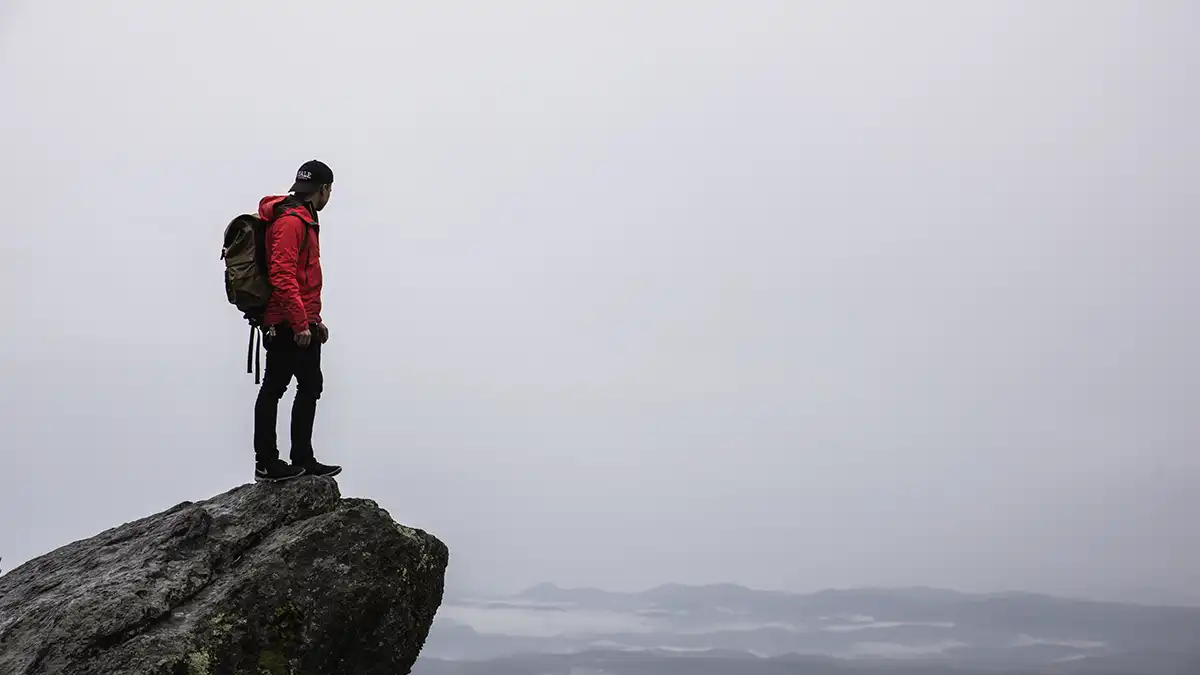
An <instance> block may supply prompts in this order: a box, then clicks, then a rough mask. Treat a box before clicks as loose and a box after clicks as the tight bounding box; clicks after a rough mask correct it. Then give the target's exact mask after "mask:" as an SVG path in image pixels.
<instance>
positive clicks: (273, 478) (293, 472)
mask: <svg viewBox="0 0 1200 675" xmlns="http://www.w3.org/2000/svg"><path fill="white" fill-rule="evenodd" d="M303 475H304V468H303V467H299V466H292V465H291V464H288V463H287V462H285V461H283V460H281V459H277V460H275V461H273V462H259V463H258V465H257V466H255V467H254V480H255V481H257V482H260V483H262V482H267V483H278V482H279V481H283V480H290V479H292V478H298V477H300V476H303Z"/></svg>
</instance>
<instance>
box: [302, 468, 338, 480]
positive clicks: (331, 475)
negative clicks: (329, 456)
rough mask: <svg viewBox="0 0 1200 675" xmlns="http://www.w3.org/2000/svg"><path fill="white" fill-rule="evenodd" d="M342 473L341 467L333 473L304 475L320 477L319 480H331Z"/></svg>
mask: <svg viewBox="0 0 1200 675" xmlns="http://www.w3.org/2000/svg"><path fill="white" fill-rule="evenodd" d="M341 472H342V468H341V467H340V466H339V467H338V468H336V469H334V470H333V471H327V472H325V473H306V474H304V475H306V476H316V477H318V478H331V477H333V476H336V475H338V474H339V473H341Z"/></svg>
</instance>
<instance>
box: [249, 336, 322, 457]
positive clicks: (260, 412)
mask: <svg viewBox="0 0 1200 675" xmlns="http://www.w3.org/2000/svg"><path fill="white" fill-rule="evenodd" d="M309 330H310V331H311V332H312V341H311V342H309V344H308V346H307V347H301V346H300V345H298V344H296V339H295V336H294V334H293V332H292V330H291V328H290V327H288V326H286V325H283V326H275V327H274V334H272V333H271V329H269V328H268V329H267V330H266V332H265V333H264V335H263V348H264V349H266V352H267V367H266V369H265V371H264V372H263V381H262V387H261V388H260V389H259V390H258V400H257V401H255V403H254V458H255V460H256V461H258V462H267V461H271V460H274V459H277V458H278V457H279V446H278V444H277V443H278V441H277V440H276V433H275V432H276V429H275V427H276V422H277V419H278V417H279V401H280V399H282V398H283V394H284V392H286V391H287V388H288V385H289V384H291V381H292V378H295V379H296V400H295V402H294V403H292V429H291V431H292V437H291V441H292V447H291V459H292V463H293V464H295V463H296V462H305V461H308V460H311V459H313V445H312V433H313V420H314V418H315V417H316V414H317V399H319V398H321V390H322V389H323V388H324V377H323V376H322V375H321V342H320V338H319V336H318V334H317V328H316V326H315V325H314V326H310V327H309Z"/></svg>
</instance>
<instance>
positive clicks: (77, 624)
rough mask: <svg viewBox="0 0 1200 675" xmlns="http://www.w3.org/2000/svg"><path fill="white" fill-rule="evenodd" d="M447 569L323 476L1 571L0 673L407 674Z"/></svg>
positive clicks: (177, 512) (191, 507)
mask: <svg viewBox="0 0 1200 675" xmlns="http://www.w3.org/2000/svg"><path fill="white" fill-rule="evenodd" d="M448 562H449V551H448V550H447V548H446V546H445V545H444V544H443V543H442V542H441V541H439V540H438V539H437V538H435V537H433V536H432V535H429V534H427V533H425V532H423V531H421V530H416V529H411V528H408V527H404V526H402V525H399V524H397V523H396V522H395V521H393V520H392V518H391V517H390V516H389V515H388V513H387V512H386V511H384V510H383V509H381V508H380V507H379V506H378V505H377V504H376V503H375V502H372V501H370V500H365V499H344V498H342V497H341V494H340V493H339V490H338V487H337V484H336V483H335V482H334V481H333V480H332V479H329V478H301V479H297V480H294V481H290V482H288V483H284V484H280V485H268V484H262V485H245V486H241V487H238V488H236V489H234V490H231V491H229V492H226V493H224V494H221V495H217V496H216V497H213V498H211V499H208V500H206V501H202V502H197V503H191V502H185V503H182V504H179V505H178V506H175V507H173V508H171V509H168V510H166V511H163V512H161V513H158V514H155V515H152V516H149V517H147V518H143V519H141V520H137V521H134V522H131V523H126V524H124V525H121V526H119V527H116V528H113V529H111V530H108V531H105V532H102V533H100V534H98V535H96V536H94V537H91V538H89V539H84V540H81V541H77V542H75V543H72V544H69V545H67V546H64V547H62V548H60V549H58V550H55V551H52V552H50V553H48V554H46V555H44V556H42V557H40V558H37V559H34V560H31V561H30V562H28V563H26V564H24V565H22V566H20V567H18V568H16V569H14V570H11V571H10V572H8V573H7V574H5V575H4V576H2V577H0V673H3V674H4V675H43V674H51V673H53V674H58V673H62V674H64V675H116V674H120V675H224V674H230V675H242V674H250V673H253V674H254V675H264V674H266V675H318V674H319V675H333V674H339V675H341V674H346V675H350V674H354V675H372V674H379V675H384V674H386V675H395V674H399V673H408V672H410V670H411V668H412V665H413V662H414V661H415V660H416V658H417V656H418V654H419V653H420V650H421V647H422V646H423V644H424V642H425V637H426V635H427V634H428V632H429V628H430V625H431V623H432V622H433V617H434V614H435V613H436V611H437V609H438V606H439V605H440V603H441V601H442V588H443V578H444V572H445V569H446V566H447V564H448Z"/></svg>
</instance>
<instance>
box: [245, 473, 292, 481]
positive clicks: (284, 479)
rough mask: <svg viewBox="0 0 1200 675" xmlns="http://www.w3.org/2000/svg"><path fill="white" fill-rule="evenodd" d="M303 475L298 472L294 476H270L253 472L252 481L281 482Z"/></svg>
mask: <svg viewBox="0 0 1200 675" xmlns="http://www.w3.org/2000/svg"><path fill="white" fill-rule="evenodd" d="M303 475H304V474H303V473H298V474H296V475H295V476H280V477H279V478H270V477H268V476H260V475H258V474H254V482H256V483H282V482H284V481H289V480H293V479H295V478H299V477H301V476H303Z"/></svg>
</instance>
